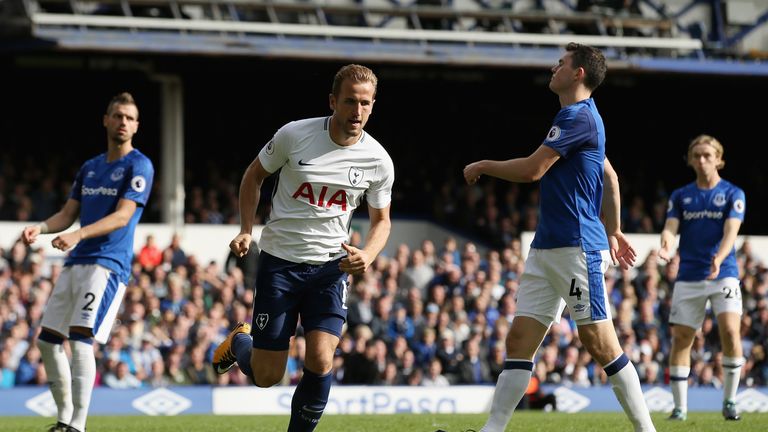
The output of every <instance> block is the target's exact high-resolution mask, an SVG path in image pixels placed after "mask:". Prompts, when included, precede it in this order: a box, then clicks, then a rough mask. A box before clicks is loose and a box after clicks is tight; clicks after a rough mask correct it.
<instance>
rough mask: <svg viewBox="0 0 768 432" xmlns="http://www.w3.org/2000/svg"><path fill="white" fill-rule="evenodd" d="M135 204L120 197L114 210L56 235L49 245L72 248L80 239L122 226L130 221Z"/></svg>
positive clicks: (96, 235) (109, 231) (65, 248)
mask: <svg viewBox="0 0 768 432" xmlns="http://www.w3.org/2000/svg"><path fill="white" fill-rule="evenodd" d="M136 206H137V204H136V201H133V200H130V199H128V198H121V199H120V201H118V202H117V208H115V211H114V212H112V213H110V214H108V215H106V216H104V217H103V218H101V219H99V220H97V221H96V222H94V223H92V224H90V225H86V226H82V227H80V229H78V230H75V231H72V232H68V233H64V234H60V235H58V236H57V237H56V238H54V239H53V240H52V241H51V245H52V246H53V247H55V248H56V249H60V250H63V251H65V250H69V249H71V248H73V247H74V246H75V245H77V244H78V243H79V242H80V241H81V240H85V239H89V238H93V237H100V236H103V235H107V234H109V233H111V232H112V231H115V230H118V229H120V228H123V227H125V226H126V225H128V223H129V222H130V221H131V218H132V217H133V214H134V213H135V212H136Z"/></svg>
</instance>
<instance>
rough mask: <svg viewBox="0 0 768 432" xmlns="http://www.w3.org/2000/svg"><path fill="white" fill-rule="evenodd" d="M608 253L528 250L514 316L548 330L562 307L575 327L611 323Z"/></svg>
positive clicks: (555, 320)
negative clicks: (569, 315) (607, 285)
mask: <svg viewBox="0 0 768 432" xmlns="http://www.w3.org/2000/svg"><path fill="white" fill-rule="evenodd" d="M610 264H611V255H610V253H609V252H608V251H607V250H604V251H595V252H584V251H582V250H581V248H580V247H578V246H576V247H565V248H557V249H531V250H530V252H529V253H528V259H526V260H525V272H524V273H523V275H522V277H521V278H520V288H519V290H518V294H517V315H522V316H527V317H530V318H534V319H536V320H538V321H539V322H541V323H542V324H544V325H545V326H547V327H549V326H550V325H552V323H553V322H560V315H561V314H562V313H563V309H564V308H565V305H566V304H567V305H568V310H569V312H570V314H571V318H573V319H574V320H575V321H576V323H577V324H579V325H583V324H590V323H595V322H600V321H606V320H610V319H611V308H610V305H609V302H608V298H607V297H606V294H605V276H604V275H605V271H606V270H608V266H609V265H610Z"/></svg>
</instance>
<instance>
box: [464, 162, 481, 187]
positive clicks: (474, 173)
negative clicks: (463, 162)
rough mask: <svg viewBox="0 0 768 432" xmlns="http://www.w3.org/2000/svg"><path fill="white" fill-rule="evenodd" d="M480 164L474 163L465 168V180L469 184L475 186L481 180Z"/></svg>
mask: <svg viewBox="0 0 768 432" xmlns="http://www.w3.org/2000/svg"><path fill="white" fill-rule="evenodd" d="M480 171H481V170H480V162H473V163H471V164H469V165H467V166H465V167H464V180H466V181H467V184H475V183H477V181H478V180H479V179H480V174H482V173H481V172H480Z"/></svg>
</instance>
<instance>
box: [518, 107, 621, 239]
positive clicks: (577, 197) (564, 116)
mask: <svg viewBox="0 0 768 432" xmlns="http://www.w3.org/2000/svg"><path fill="white" fill-rule="evenodd" d="M543 144H544V145H546V146H548V147H551V148H552V149H554V150H555V151H556V152H558V153H559V154H560V159H559V160H558V161H557V162H556V163H555V164H554V165H552V167H551V168H550V169H549V170H548V171H547V173H546V174H544V176H543V177H542V178H541V202H540V207H539V209H540V212H539V223H538V226H537V227H536V234H535V236H534V238H533V243H532V244H531V247H534V248H537V249H553V248H560V247H571V246H581V248H582V250H584V251H585V252H592V251H599V250H607V249H608V237H607V236H606V234H605V228H604V226H603V224H602V222H601V221H600V208H601V205H602V200H603V169H604V168H603V163H604V160H605V126H604V125H603V119H602V117H600V113H598V112H597V107H596V106H595V102H594V100H593V99H592V98H589V99H585V100H582V101H579V102H576V103H574V104H571V105H568V106H566V107H563V108H562V109H561V110H560V112H558V113H557V115H556V116H555V120H554V124H553V126H552V128H551V129H550V130H549V133H548V134H547V137H546V139H545V140H544V143H543Z"/></svg>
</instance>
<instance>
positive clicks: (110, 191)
mask: <svg viewBox="0 0 768 432" xmlns="http://www.w3.org/2000/svg"><path fill="white" fill-rule="evenodd" d="M80 194H81V195H106V196H117V189H115V188H107V187H104V186H101V187H97V188H89V187H85V186H83V187H82V188H80Z"/></svg>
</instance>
